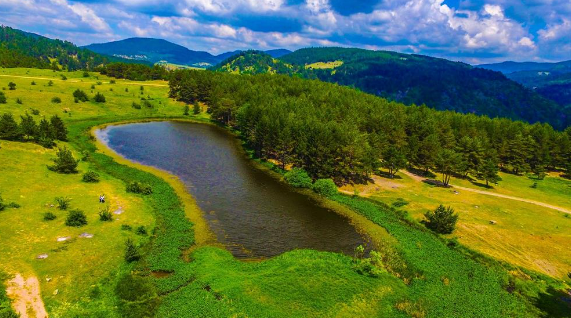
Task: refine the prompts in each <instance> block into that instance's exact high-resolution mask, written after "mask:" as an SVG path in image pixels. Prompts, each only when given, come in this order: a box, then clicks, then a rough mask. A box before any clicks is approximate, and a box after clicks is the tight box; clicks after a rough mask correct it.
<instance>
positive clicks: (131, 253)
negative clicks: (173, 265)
mask: <svg viewBox="0 0 571 318" xmlns="http://www.w3.org/2000/svg"><path fill="white" fill-rule="evenodd" d="M140 258H141V255H140V254H139V248H138V247H137V246H135V243H133V240H132V239H130V238H129V239H127V241H126V242H125V261H127V263H131V262H134V261H138V260H139V259H140Z"/></svg>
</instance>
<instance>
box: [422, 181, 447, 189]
mask: <svg viewBox="0 0 571 318" xmlns="http://www.w3.org/2000/svg"><path fill="white" fill-rule="evenodd" d="M422 182H424V183H426V184H428V185H431V186H435V187H439V188H452V186H451V185H445V184H444V182H442V181H439V180H434V179H424V180H422Z"/></svg>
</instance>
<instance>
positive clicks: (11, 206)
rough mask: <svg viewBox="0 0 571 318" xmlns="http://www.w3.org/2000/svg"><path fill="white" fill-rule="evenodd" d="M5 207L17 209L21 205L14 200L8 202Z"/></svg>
mask: <svg viewBox="0 0 571 318" xmlns="http://www.w3.org/2000/svg"><path fill="white" fill-rule="evenodd" d="M7 207H9V208H11V209H19V208H20V207H22V206H21V205H19V204H18V203H16V202H10V203H8V205H7Z"/></svg>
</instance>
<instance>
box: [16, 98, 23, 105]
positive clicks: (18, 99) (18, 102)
mask: <svg viewBox="0 0 571 318" xmlns="http://www.w3.org/2000/svg"><path fill="white" fill-rule="evenodd" d="M23 103H24V102H22V99H21V98H20V97H18V98H16V104H20V105H22V104H23Z"/></svg>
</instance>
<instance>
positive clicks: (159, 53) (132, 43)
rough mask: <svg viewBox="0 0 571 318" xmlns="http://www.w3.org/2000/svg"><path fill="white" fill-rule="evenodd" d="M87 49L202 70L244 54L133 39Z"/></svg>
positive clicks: (275, 54)
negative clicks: (196, 49)
mask: <svg viewBox="0 0 571 318" xmlns="http://www.w3.org/2000/svg"><path fill="white" fill-rule="evenodd" d="M85 48H87V49H89V50H92V51H94V52H97V53H100V54H106V55H111V56H118V57H122V58H125V59H131V60H139V61H147V62H151V63H162V64H166V63H170V64H175V65H176V64H178V65H182V66H193V67H201V68H204V67H209V66H212V65H215V64H218V63H220V62H222V61H224V60H225V59H227V58H230V57H232V56H234V55H238V54H240V53H242V52H244V51H241V50H236V51H231V52H226V53H222V54H220V55H212V54H210V53H208V52H204V51H193V50H189V49H187V48H186V47H184V46H182V45H178V44H175V43H172V42H169V41H166V40H163V39H153V38H129V39H125V40H120V41H114V42H108V43H96V44H90V45H87V46H85ZM266 53H267V54H269V55H271V56H273V57H276V58H277V57H281V56H283V55H286V54H288V53H291V51H289V50H285V49H275V50H268V51H266Z"/></svg>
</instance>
